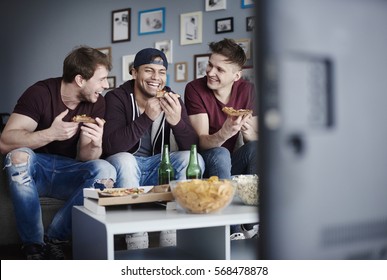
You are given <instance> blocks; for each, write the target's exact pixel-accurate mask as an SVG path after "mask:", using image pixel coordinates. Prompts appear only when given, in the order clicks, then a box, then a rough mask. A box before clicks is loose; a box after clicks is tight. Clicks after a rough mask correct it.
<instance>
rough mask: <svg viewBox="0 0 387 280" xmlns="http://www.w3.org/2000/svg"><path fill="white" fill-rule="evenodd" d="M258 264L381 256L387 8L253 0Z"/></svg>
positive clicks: (385, 219) (316, 0)
mask: <svg viewBox="0 0 387 280" xmlns="http://www.w3.org/2000/svg"><path fill="white" fill-rule="evenodd" d="M255 6H256V18H255V22H256V24H255V32H256V33H255V35H256V38H255V39H256V40H255V49H254V50H255V54H254V55H255V68H256V73H257V80H256V83H257V87H258V89H259V91H258V92H259V105H258V106H259V112H260V121H259V133H260V140H259V141H260V143H259V155H260V159H259V163H260V164H259V172H258V173H259V174H260V177H261V178H260V206H259V213H260V244H259V258H262V259H283V260H286V259H295V260H304V259H306V260H321V259H323V260H324V259H334V260H339V259H360V260H365V259H387V29H386V28H387V1H385V0H260V1H255Z"/></svg>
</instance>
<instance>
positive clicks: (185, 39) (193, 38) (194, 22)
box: [180, 11, 203, 45]
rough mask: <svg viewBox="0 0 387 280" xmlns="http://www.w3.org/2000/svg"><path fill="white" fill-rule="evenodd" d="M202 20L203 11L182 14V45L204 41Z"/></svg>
mask: <svg viewBox="0 0 387 280" xmlns="http://www.w3.org/2000/svg"><path fill="white" fill-rule="evenodd" d="M202 21H203V13H202V12H201V11H198V12H192V13H185V14H180V45H189V44H200V43H202V33H203V30H202V29H203V27H202Z"/></svg>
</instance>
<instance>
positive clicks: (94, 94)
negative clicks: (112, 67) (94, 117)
mask: <svg viewBox="0 0 387 280" xmlns="http://www.w3.org/2000/svg"><path fill="white" fill-rule="evenodd" d="M108 74H109V72H108V70H107V69H106V67H105V66H102V65H100V66H98V67H97V68H96V70H95V72H94V75H93V76H92V77H91V78H90V79H89V80H85V79H83V80H82V86H81V90H80V93H79V99H80V101H85V102H91V103H95V102H97V99H98V96H99V95H100V94H101V93H102V92H103V91H104V90H105V89H108V88H109V83H108V81H107V76H108Z"/></svg>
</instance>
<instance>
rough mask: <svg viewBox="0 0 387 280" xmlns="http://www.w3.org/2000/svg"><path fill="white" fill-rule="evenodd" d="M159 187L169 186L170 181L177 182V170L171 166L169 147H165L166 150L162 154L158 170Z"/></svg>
mask: <svg viewBox="0 0 387 280" xmlns="http://www.w3.org/2000/svg"><path fill="white" fill-rule="evenodd" d="M158 174H159V185H164V184H168V183H169V181H172V180H175V170H174V169H173V166H172V164H171V161H170V158H169V146H168V145H164V149H163V150H162V152H161V163H160V167H159V170H158Z"/></svg>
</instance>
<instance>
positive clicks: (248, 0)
mask: <svg viewBox="0 0 387 280" xmlns="http://www.w3.org/2000/svg"><path fill="white" fill-rule="evenodd" d="M241 1H242V2H241V7H242V9H247V8H253V7H254V2H255V0H241Z"/></svg>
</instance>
